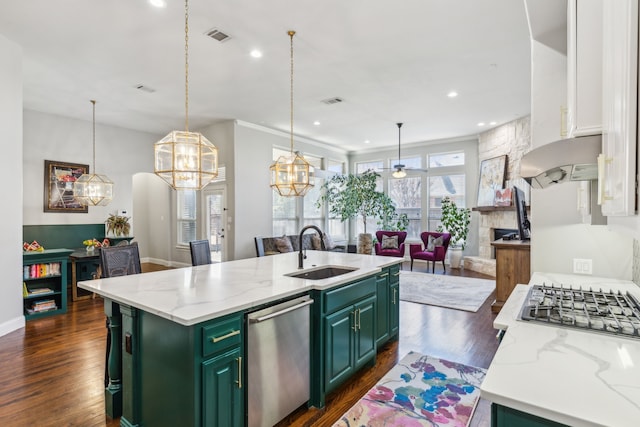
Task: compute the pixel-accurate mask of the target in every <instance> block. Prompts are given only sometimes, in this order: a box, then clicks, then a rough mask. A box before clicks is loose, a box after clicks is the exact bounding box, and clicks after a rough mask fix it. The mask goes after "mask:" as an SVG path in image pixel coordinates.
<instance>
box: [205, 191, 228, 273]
mask: <svg viewBox="0 0 640 427" xmlns="http://www.w3.org/2000/svg"><path fill="white" fill-rule="evenodd" d="M202 196H203V198H204V203H203V206H204V209H205V215H204V229H205V236H206V238H208V239H209V245H210V246H211V262H222V261H226V255H225V254H226V244H225V238H224V236H225V225H226V223H227V217H226V213H227V209H226V207H225V204H226V197H225V189H224V188H217V189H207V190H204V191H203V192H202Z"/></svg>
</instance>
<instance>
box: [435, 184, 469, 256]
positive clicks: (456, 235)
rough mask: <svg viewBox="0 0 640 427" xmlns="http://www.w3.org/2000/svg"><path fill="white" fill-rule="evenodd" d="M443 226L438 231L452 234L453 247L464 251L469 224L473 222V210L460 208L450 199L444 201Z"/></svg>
mask: <svg viewBox="0 0 640 427" xmlns="http://www.w3.org/2000/svg"><path fill="white" fill-rule="evenodd" d="M441 221H442V224H441V225H439V226H438V228H437V229H436V231H437V232H438V233H442V232H444V231H445V230H446V232H447V233H450V234H451V245H452V246H460V247H462V249H464V246H465V244H466V241H467V235H468V234H469V223H470V222H471V209H469V208H459V207H458V206H456V202H454V201H453V200H451V199H450V198H448V197H445V198H444V199H443V200H442V219H441Z"/></svg>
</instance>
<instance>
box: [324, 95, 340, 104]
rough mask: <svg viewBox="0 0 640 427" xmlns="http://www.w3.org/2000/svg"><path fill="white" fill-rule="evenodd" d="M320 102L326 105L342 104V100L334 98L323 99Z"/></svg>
mask: <svg viewBox="0 0 640 427" xmlns="http://www.w3.org/2000/svg"><path fill="white" fill-rule="evenodd" d="M322 102H323V103H325V104H327V105H333V104H339V103H341V102H342V98H338V97H335V98H329V99H323V100H322Z"/></svg>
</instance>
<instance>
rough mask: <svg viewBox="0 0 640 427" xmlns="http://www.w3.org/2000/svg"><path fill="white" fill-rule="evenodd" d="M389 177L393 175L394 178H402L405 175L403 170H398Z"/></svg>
mask: <svg viewBox="0 0 640 427" xmlns="http://www.w3.org/2000/svg"><path fill="white" fill-rule="evenodd" d="M391 175H393V177H394V178H404V177H405V176H407V173H406V172H405V171H404V170H403V169H398V170H396V171H395V172H393V173H392V174H391Z"/></svg>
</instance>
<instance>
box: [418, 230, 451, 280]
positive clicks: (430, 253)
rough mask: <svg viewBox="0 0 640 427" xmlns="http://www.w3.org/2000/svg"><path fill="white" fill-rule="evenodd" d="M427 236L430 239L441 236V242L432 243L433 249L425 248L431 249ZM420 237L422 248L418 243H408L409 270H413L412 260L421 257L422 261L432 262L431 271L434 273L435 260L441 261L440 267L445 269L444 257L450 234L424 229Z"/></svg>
mask: <svg viewBox="0 0 640 427" xmlns="http://www.w3.org/2000/svg"><path fill="white" fill-rule="evenodd" d="M429 237H431V239H432V240H433V239H438V238H440V237H442V244H440V245H434V247H433V250H427V249H431V248H429ZM420 238H421V239H422V241H423V242H424V248H423V247H422V245H420V244H417V245H416V244H411V245H409V254H410V255H411V270H413V260H414V259H421V260H424V261H431V262H432V266H431V273H435V271H436V261H442V267H443V268H444V270H445V271H446V270H447V268H446V267H445V266H444V258H445V256H446V255H447V249H448V248H449V241H450V240H451V234H449V233H436V232H432V231H424V232H422V233H421V234H420ZM438 243H439V242H438Z"/></svg>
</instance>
